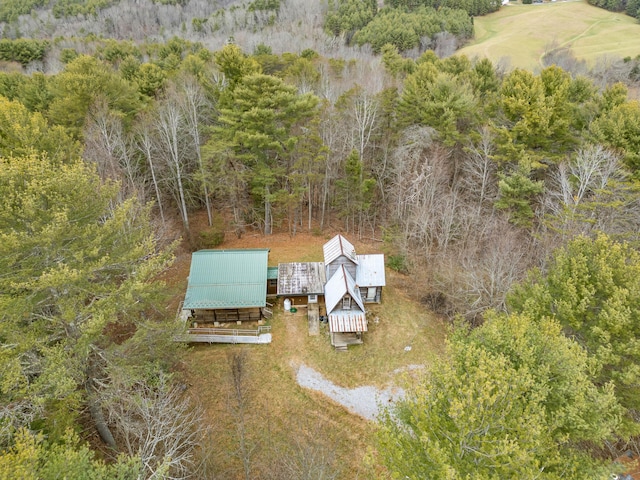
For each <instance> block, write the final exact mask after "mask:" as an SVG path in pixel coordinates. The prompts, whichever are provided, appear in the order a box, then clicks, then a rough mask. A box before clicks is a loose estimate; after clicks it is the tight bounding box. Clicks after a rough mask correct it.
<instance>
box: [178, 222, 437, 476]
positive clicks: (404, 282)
mask: <svg viewBox="0 0 640 480" xmlns="http://www.w3.org/2000/svg"><path fill="white" fill-rule="evenodd" d="M327 239H328V237H326V236H314V235H310V234H308V235H297V236H296V237H293V238H291V237H289V236H288V235H286V234H285V235H273V236H271V237H264V236H261V235H250V236H245V237H243V238H242V239H232V240H229V241H227V242H225V244H223V245H221V248H259V247H263V248H264V247H268V248H270V249H271V251H270V254H269V264H270V265H276V264H277V263H278V262H288V261H296V260H299V261H314V260H315V261H318V260H320V259H322V245H323V243H324V242H325V241H326V240H327ZM355 246H356V249H357V251H358V252H361V253H372V252H376V251H380V248H379V245H367V244H358V243H355ZM187 264H188V262H179V263H178V265H180V270H181V271H182V273H180V274H178V273H176V274H174V275H173V278H174V279H175V280H176V281H178V280H179V277H180V275H182V274H186V273H188V266H187ZM185 270H186V272H185ZM387 285H388V286H387V287H386V288H385V290H384V291H383V303H382V304H381V305H379V306H374V307H373V308H371V311H372V313H371V318H375V317H378V318H379V321H378V323H374V322H373V321H371V322H370V331H369V332H368V333H367V334H365V338H364V342H365V343H364V344H363V345H359V346H351V347H349V351H348V352H346V353H336V352H335V351H334V350H333V348H332V347H331V344H330V341H329V338H328V332H327V331H326V327H324V328H323V330H322V331H321V334H320V335H319V336H316V337H309V335H308V328H307V319H306V310H305V309H300V310H299V311H298V312H297V313H296V314H291V313H288V312H284V311H283V309H282V305H281V304H280V305H278V306H277V307H276V309H275V312H274V313H275V315H274V318H273V319H272V321H271V325H272V334H273V343H271V344H270V345H253V346H240V345H201V346H194V347H190V348H189V351H188V353H187V355H186V359H185V372H186V377H187V381H188V383H189V384H190V387H189V390H188V391H189V392H190V394H191V395H192V397H193V398H195V399H197V400H198V401H199V402H200V403H201V404H202V405H203V406H204V408H205V411H206V417H207V421H208V423H209V425H210V426H211V428H212V435H211V441H210V442H207V445H204V446H203V453H204V455H205V456H207V457H208V458H209V461H208V469H207V470H206V472H205V473H206V476H207V477H208V478H241V477H242V476H243V471H242V464H241V461H240V458H239V457H238V456H237V455H236V454H235V453H236V452H237V451H238V438H237V435H236V431H237V430H236V426H237V424H236V421H235V420H234V418H233V414H232V409H231V408H230V405H231V403H232V402H230V398H231V390H230V370H229V362H228V356H229V355H230V354H233V353H234V352H238V351H241V350H244V351H245V352H246V353H247V355H248V356H247V358H248V365H249V372H250V381H249V385H250V389H249V390H250V391H249V395H248V398H249V399H250V402H249V405H250V408H249V409H248V414H247V419H246V423H247V434H248V438H249V441H250V443H251V444H252V445H256V446H257V448H256V450H255V453H254V456H253V459H252V463H253V464H252V468H253V475H252V478H295V475H294V476H293V477H292V476H291V475H293V474H292V473H291V472H290V471H283V469H285V468H286V465H287V464H290V463H291V462H294V463H295V462H303V461H306V460H308V458H309V457H310V456H315V457H314V458H316V459H317V461H319V462H324V463H325V464H327V465H331V468H332V469H333V470H336V471H338V472H339V476H338V478H344V479H353V478H372V477H373V476H374V474H375V470H376V468H377V467H375V466H372V465H371V462H369V461H368V459H370V458H374V459H375V449H373V448H372V446H373V445H374V433H375V424H373V423H372V422H368V421H366V420H364V419H362V418H360V417H358V416H356V415H353V414H351V413H349V412H348V411H347V410H345V409H344V408H343V407H341V406H339V405H337V404H334V403H333V402H332V401H331V400H328V399H327V398H326V397H324V396H323V395H321V394H319V393H317V392H313V391H310V390H307V389H304V388H301V387H299V386H298V385H297V383H296V380H295V373H296V367H297V366H298V365H300V364H302V363H304V364H306V365H309V366H311V367H313V368H314V369H316V370H318V371H320V372H321V373H322V374H323V375H324V376H325V377H327V378H328V379H330V380H332V381H333V382H334V383H336V384H338V385H341V386H344V387H355V386H359V385H377V386H387V385H389V384H391V383H395V384H398V383H399V382H400V381H406V379H407V378H408V377H405V376H403V375H399V374H398V373H394V371H396V372H397V371H398V370H402V369H403V367H406V366H408V365H415V364H419V365H424V364H428V363H429V362H430V361H432V360H433V358H434V356H435V355H437V354H438V353H439V352H441V351H442V348H443V343H444V341H443V340H444V335H445V331H446V327H445V325H444V323H443V322H441V321H440V320H438V319H437V318H435V317H434V316H433V315H431V314H430V313H429V312H428V311H426V310H425V309H424V308H423V307H422V306H421V305H419V304H417V303H415V302H413V301H411V300H410V299H409V297H408V296H407V295H406V293H405V292H406V291H407V289H408V288H411V286H412V281H411V279H410V278H409V277H406V276H404V275H400V274H398V273H396V272H393V271H391V270H388V269H387ZM409 345H410V346H411V347H412V348H411V350H410V351H405V347H406V346H409ZM303 457H306V460H305V458H303ZM375 464H376V462H375V460H374V461H373V465H375Z"/></svg>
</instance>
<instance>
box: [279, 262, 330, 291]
mask: <svg viewBox="0 0 640 480" xmlns="http://www.w3.org/2000/svg"><path fill="white" fill-rule="evenodd" d="M326 282H327V277H326V274H325V269H324V263H322V262H304V263H281V264H279V265H278V295H309V294H311V295H314V294H315V295H322V294H323V293H324V284H325V283H326Z"/></svg>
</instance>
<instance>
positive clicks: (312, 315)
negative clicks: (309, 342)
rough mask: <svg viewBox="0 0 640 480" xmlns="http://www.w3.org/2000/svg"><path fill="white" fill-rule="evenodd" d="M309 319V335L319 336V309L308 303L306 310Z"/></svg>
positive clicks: (315, 305) (316, 305) (314, 304)
mask: <svg viewBox="0 0 640 480" xmlns="http://www.w3.org/2000/svg"><path fill="white" fill-rule="evenodd" d="M307 317H308V318H309V335H312V336H315V335H320V307H319V306H318V304H317V303H310V304H309V305H308V308H307Z"/></svg>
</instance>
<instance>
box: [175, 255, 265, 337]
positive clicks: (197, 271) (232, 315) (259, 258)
mask: <svg viewBox="0 0 640 480" xmlns="http://www.w3.org/2000/svg"><path fill="white" fill-rule="evenodd" d="M268 258H269V249H243V250H200V251H197V252H194V253H193V254H192V255H191V269H190V272H189V279H188V284H187V292H186V295H185V299H184V303H183V307H182V308H183V310H187V311H190V312H191V314H192V316H193V317H194V320H196V321H198V322H206V323H209V322H210V323H214V324H219V323H222V322H242V321H258V320H261V319H262V318H263V317H268V316H270V314H271V311H270V309H269V308H267V272H268V271H267V263H268Z"/></svg>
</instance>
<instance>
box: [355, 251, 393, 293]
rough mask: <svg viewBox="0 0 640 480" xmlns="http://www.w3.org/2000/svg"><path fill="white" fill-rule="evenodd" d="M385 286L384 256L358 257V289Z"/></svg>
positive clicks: (376, 254) (380, 254)
mask: <svg viewBox="0 0 640 480" xmlns="http://www.w3.org/2000/svg"><path fill="white" fill-rule="evenodd" d="M386 284H387V283H386V279H385V274H384V255H383V254H382V253H375V254H372V255H358V267H357V268H356V285H358V286H359V287H384V286H385V285H386Z"/></svg>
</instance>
